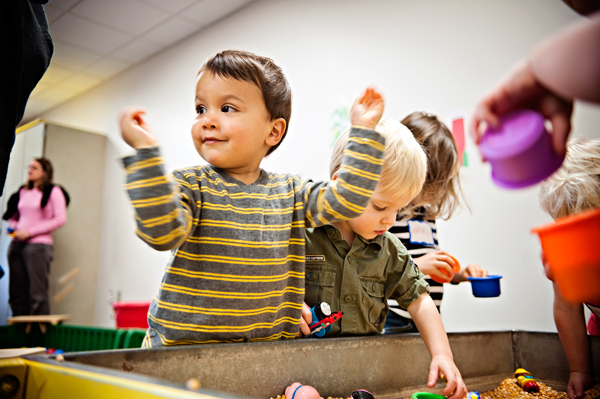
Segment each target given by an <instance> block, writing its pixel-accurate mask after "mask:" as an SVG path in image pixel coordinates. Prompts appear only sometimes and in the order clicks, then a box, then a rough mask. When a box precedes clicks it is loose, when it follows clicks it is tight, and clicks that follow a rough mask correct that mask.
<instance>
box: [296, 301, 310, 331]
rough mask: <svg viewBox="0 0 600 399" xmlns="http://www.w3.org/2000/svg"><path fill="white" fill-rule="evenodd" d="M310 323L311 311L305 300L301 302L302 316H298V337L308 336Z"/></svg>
mask: <svg viewBox="0 0 600 399" xmlns="http://www.w3.org/2000/svg"><path fill="white" fill-rule="evenodd" d="M311 323H312V313H311V312H310V308H309V307H308V305H307V304H306V302H303V303H302V317H300V332H298V336H299V337H308V336H309V335H310V325H311Z"/></svg>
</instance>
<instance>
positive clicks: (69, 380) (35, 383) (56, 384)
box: [0, 358, 222, 399]
mask: <svg viewBox="0 0 600 399" xmlns="http://www.w3.org/2000/svg"><path fill="white" fill-rule="evenodd" d="M18 365H25V366H26V367H27V383H26V386H27V388H26V394H25V398H26V399H32V398H42V399H43V398H56V397H61V398H64V399H69V398H80V397H81V394H82V393H83V392H85V396H86V397H87V398H107V397H126V398H131V399H138V398H139V399H142V398H184V399H185V398H196V399H198V398H204V399H216V398H218V399H222V398H221V397H217V396H212V395H208V394H205V393H202V392H193V391H187V390H186V389H185V388H183V387H182V388H181V389H177V388H174V387H169V386H164V385H160V384H158V383H152V382H146V381H137V380H134V379H128V378H124V377H117V376H113V375H108V374H102V373H97V372H93V371H87V370H79V369H73V368H70V367H63V366H60V365H53V364H48V363H42V362H38V361H34V360H30V359H22V358H12V359H0V371H1V369H2V368H4V367H8V366H18Z"/></svg>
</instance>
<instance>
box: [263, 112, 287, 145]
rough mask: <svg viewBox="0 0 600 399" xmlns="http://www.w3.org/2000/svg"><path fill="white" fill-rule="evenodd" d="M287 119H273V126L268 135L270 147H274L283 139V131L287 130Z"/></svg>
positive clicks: (267, 140)
mask: <svg viewBox="0 0 600 399" xmlns="http://www.w3.org/2000/svg"><path fill="white" fill-rule="evenodd" d="M285 126H286V123H285V119H283V118H277V119H275V120H274V121H273V126H272V128H271V132H270V133H269V135H268V136H267V139H266V144H267V145H268V146H269V147H273V146H275V145H277V144H278V143H279V142H280V141H281V139H282V138H283V133H284V132H285Z"/></svg>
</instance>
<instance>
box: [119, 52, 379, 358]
mask: <svg viewBox="0 0 600 399" xmlns="http://www.w3.org/2000/svg"><path fill="white" fill-rule="evenodd" d="M195 104H196V111H197V116H196V118H195V120H194V122H193V125H192V139H193V141H194V145H195V147H196V150H197V151H198V153H199V154H200V156H201V157H202V158H203V159H204V160H205V161H206V162H207V164H204V165H200V166H197V167H189V168H184V169H179V170H176V171H174V172H173V175H172V178H173V179H172V180H173V181H174V182H175V184H172V183H171V179H170V178H169V177H168V176H167V174H166V173H165V171H164V166H163V161H162V158H161V156H160V152H159V148H158V146H157V141H156V138H155V135H154V134H153V133H152V129H151V128H150V127H149V126H148V124H147V123H146V121H145V120H144V117H143V114H144V110H143V109H141V108H129V109H127V110H126V111H124V112H123V114H122V117H121V120H120V127H121V133H122V135H123V138H124V140H125V141H126V142H127V143H128V144H129V145H130V146H131V147H133V148H135V149H136V150H137V153H136V155H134V156H132V157H128V158H125V159H124V164H125V168H126V171H127V185H126V188H127V192H128V194H129V196H130V198H131V203H132V205H133V207H134V209H135V213H136V223H137V234H138V235H139V236H140V237H141V238H142V239H143V240H144V241H145V242H146V243H148V244H149V245H150V246H151V247H153V248H155V249H158V250H173V251H174V252H173V256H172V257H171V260H170V261H169V264H168V265H167V268H166V270H165V275H164V277H163V280H162V283H161V285H160V291H159V293H158V296H157V297H156V298H154V300H153V302H152V304H151V306H150V310H149V312H148V324H149V328H148V332H147V334H146V338H145V340H144V344H143V346H144V347H154V346H162V345H181V344H197V343H210V342H236V341H267V340H275V339H280V338H294V337H296V336H297V335H298V333H299V328H300V315H301V311H302V303H303V299H304V254H305V251H304V243H305V241H304V229H305V226H319V225H322V224H326V223H331V222H334V221H337V220H341V219H347V218H352V217H356V216H358V215H359V214H360V213H362V212H363V211H364V208H365V206H366V204H367V202H368V200H369V197H370V196H371V194H372V192H373V190H374V188H375V185H376V184H377V180H378V179H379V175H380V171H381V163H382V158H383V149H384V143H385V139H384V138H383V137H382V136H381V135H379V134H378V133H376V132H375V131H374V130H373V129H374V128H375V125H376V124H377V122H378V121H379V119H380V118H381V114H382V112H383V100H382V98H381V96H380V95H379V93H377V92H376V91H374V90H373V89H367V90H365V92H364V93H363V94H362V95H361V97H360V98H359V99H357V101H356V102H355V104H354V106H353V108H352V111H351V116H352V124H353V126H354V128H353V129H352V132H351V139H350V140H349V142H348V146H347V148H346V151H347V153H346V154H347V155H346V157H345V158H344V161H343V165H344V166H343V167H342V170H341V172H340V176H339V178H338V180H337V182H333V183H332V182H316V183H315V182H311V181H310V180H306V179H301V178H300V177H299V176H295V175H290V174H274V173H269V172H266V171H264V170H262V169H261V168H260V163H261V161H262V159H263V158H264V157H265V155H267V154H269V153H271V152H272V151H273V150H274V149H275V148H277V146H278V145H279V144H280V143H281V140H283V138H284V136H285V134H286V132H287V128H288V125H289V119H290V115H291V90H290V87H289V84H288V82H287V80H286V78H285V76H284V75H283V73H282V71H281V69H280V68H279V67H278V66H277V65H275V63H274V62H273V61H272V60H271V59H269V58H266V57H261V56H257V55H255V54H252V53H248V52H244V51H223V52H220V53H218V54H216V55H215V56H213V57H212V58H210V59H209V60H208V61H207V62H206V63H205V64H204V65H203V66H202V67H201V69H200V72H199V74H198V76H197V79H196V96H195Z"/></svg>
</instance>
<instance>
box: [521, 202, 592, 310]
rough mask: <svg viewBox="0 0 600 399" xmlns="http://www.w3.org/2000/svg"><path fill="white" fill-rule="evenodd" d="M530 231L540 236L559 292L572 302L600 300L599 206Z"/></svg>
mask: <svg viewBox="0 0 600 399" xmlns="http://www.w3.org/2000/svg"><path fill="white" fill-rule="evenodd" d="M531 231H532V232H533V233H537V235H538V236H539V237H540V242H541V244H542V250H543V251H544V255H545V257H546V261H547V262H548V265H549V267H550V273H551V274H552V276H553V279H554V282H555V283H556V284H557V285H558V289H559V290H560V293H561V294H562V296H563V297H564V298H565V299H566V300H567V301H569V302H573V303H585V302H588V303H594V304H597V303H600V245H599V242H598V241H599V239H600V208H596V209H593V210H590V211H585V212H581V213H577V214H575V215H571V216H567V217H564V218H560V219H557V220H556V221H555V222H554V223H551V224H548V225H545V226H540V227H536V228H534V229H532V230H531Z"/></svg>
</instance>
